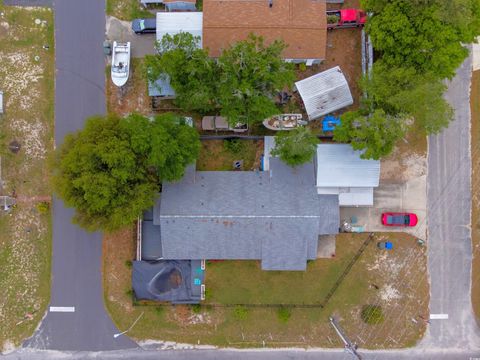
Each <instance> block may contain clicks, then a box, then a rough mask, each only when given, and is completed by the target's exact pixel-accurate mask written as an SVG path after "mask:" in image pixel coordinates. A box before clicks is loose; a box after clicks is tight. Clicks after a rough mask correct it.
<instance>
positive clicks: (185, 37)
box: [145, 33, 295, 125]
mask: <svg viewBox="0 0 480 360" xmlns="http://www.w3.org/2000/svg"><path fill="white" fill-rule="evenodd" d="M199 41H200V39H199V38H198V37H193V36H192V35H191V34H189V33H179V34H176V35H174V36H170V35H165V36H164V37H163V38H162V40H161V41H160V42H158V43H157V50H158V53H159V54H158V55H153V56H147V57H146V60H145V62H146V68H147V69H148V70H147V77H148V79H149V80H150V81H155V80H157V79H158V78H159V77H165V76H167V75H168V77H169V78H170V83H171V85H172V87H173V89H174V90H175V93H176V99H175V103H176V104H177V105H178V106H179V107H180V108H182V109H183V110H186V111H198V112H200V113H212V112H219V113H220V114H221V115H222V116H225V117H226V118H227V120H228V122H229V123H230V124H232V125H236V124H237V123H238V122H243V123H253V122H260V121H263V120H264V119H265V118H267V117H269V116H271V115H273V114H277V113H279V110H278V109H277V107H276V106H275V102H274V98H275V95H276V92H277V91H279V90H282V89H284V88H285V87H287V88H288V87H291V85H292V84H293V81H294V80H295V73H294V71H293V65H292V64H289V63H286V62H284V61H283V60H282V57H281V53H282V51H283V50H284V49H285V44H284V43H283V42H281V41H274V42H273V43H271V44H270V45H268V46H267V45H265V44H264V42H263V39H262V38H261V37H257V36H255V35H250V36H249V37H248V39H246V40H244V41H240V42H237V43H236V44H233V45H232V46H231V47H230V48H229V49H226V50H225V51H223V53H222V54H221V56H220V57H219V58H218V59H217V60H214V59H211V58H209V56H208V53H207V51H206V50H204V49H199V48H198V46H197V45H198V42H199Z"/></svg>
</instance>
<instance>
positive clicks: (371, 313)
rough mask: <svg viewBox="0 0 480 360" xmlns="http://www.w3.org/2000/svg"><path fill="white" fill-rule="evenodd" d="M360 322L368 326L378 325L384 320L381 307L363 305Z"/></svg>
mask: <svg viewBox="0 0 480 360" xmlns="http://www.w3.org/2000/svg"><path fill="white" fill-rule="evenodd" d="M362 320H363V321H364V322H365V323H367V324H370V325H375V324H380V323H382V322H383V320H385V318H384V316H383V311H382V307H381V306H378V305H365V306H364V307H363V309H362Z"/></svg>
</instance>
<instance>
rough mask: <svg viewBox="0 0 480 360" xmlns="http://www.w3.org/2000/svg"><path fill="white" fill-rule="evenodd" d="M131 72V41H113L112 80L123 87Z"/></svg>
mask: <svg viewBox="0 0 480 360" xmlns="http://www.w3.org/2000/svg"><path fill="white" fill-rule="evenodd" d="M129 74H130V42H127V43H117V42H116V41H114V42H113V49H112V71H111V75H112V82H113V83H114V84H115V85H116V86H118V87H121V86H123V85H125V84H126V83H127V80H128V76H129Z"/></svg>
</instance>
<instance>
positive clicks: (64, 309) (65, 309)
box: [50, 306, 75, 312]
mask: <svg viewBox="0 0 480 360" xmlns="http://www.w3.org/2000/svg"><path fill="white" fill-rule="evenodd" d="M50 312H75V306H50Z"/></svg>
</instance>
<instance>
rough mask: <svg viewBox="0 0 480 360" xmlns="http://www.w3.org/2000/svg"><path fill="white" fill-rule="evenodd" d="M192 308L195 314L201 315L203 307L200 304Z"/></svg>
mask: <svg viewBox="0 0 480 360" xmlns="http://www.w3.org/2000/svg"><path fill="white" fill-rule="evenodd" d="M191 308H192V312H193V313H194V314H200V313H201V312H202V306H201V305H200V304H194V305H192V306H191Z"/></svg>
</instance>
